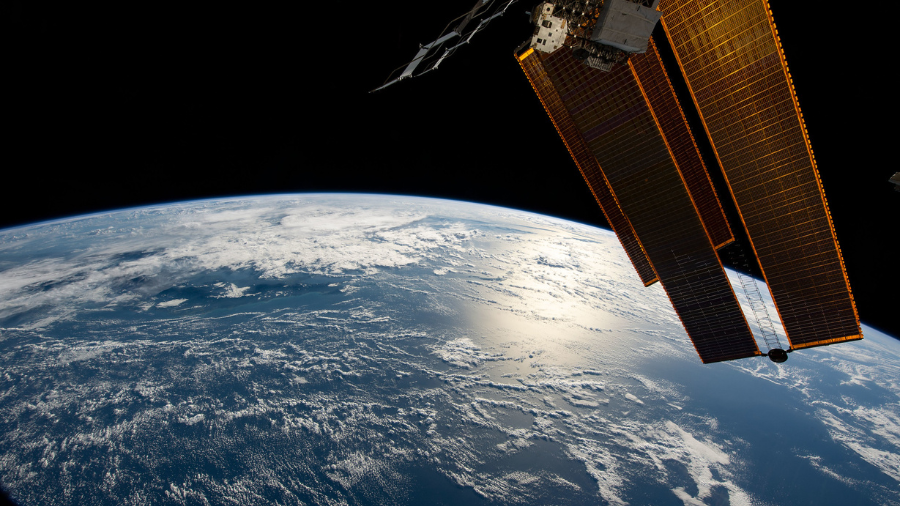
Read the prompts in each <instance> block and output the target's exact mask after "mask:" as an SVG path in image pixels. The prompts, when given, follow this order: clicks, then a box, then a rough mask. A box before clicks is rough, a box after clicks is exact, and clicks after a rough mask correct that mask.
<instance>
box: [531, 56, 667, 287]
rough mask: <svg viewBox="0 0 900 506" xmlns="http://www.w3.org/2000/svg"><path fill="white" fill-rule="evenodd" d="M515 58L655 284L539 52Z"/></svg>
mask: <svg viewBox="0 0 900 506" xmlns="http://www.w3.org/2000/svg"><path fill="white" fill-rule="evenodd" d="M517 60H518V61H519V65H521V67H522V70H523V71H524V72H525V75H526V76H527V77H528V80H529V81H530V82H531V86H532V88H534V90H535V93H537V95H538V98H539V99H540V100H541V103H542V104H543V106H544V109H545V110H546V111H547V114H548V115H549V116H550V119H551V121H553V125H554V126H555V127H556V129H557V131H558V132H559V135H560V137H562V139H563V142H564V143H565V144H566V147H567V148H568V149H569V154H570V155H571V156H572V158H573V159H574V160H575V164H576V165H577V166H578V169H579V170H580V171H581V175H582V177H584V180H585V182H587V184H588V187H590V189H591V192H593V194H594V198H595V199H596V200H597V203H598V204H599V205H600V209H601V210H602V211H603V214H604V216H606V220H607V221H608V222H609V224H610V226H611V227H612V229H613V230H614V231H615V232H616V235H617V236H618V238H619V241H620V242H621V243H622V246H623V247H624V248H625V252H626V254H628V257H629V259H631V263H632V265H634V268H635V270H636V271H637V273H638V276H639V277H640V278H641V281H642V282H643V283H644V285H645V286H647V285H650V284H653V283H655V282H656V281H658V278H657V276H656V273H655V272H654V271H653V267H652V266H651V265H650V261H649V260H648V259H647V256H646V254H645V253H644V250H643V248H642V247H641V244H640V242H639V241H638V239H637V236H636V235H635V234H634V230H633V229H632V227H631V224H630V223H629V222H628V218H626V217H625V215H624V214H623V213H622V210H621V209H620V207H619V204H618V203H617V202H616V199H615V197H614V195H613V194H612V192H611V191H610V189H609V185H608V183H607V182H606V180H605V178H604V176H603V173H602V172H601V171H600V168H599V167H598V166H597V160H596V159H595V158H594V156H593V155H592V154H591V153H590V152H589V150H588V148H587V145H586V144H585V142H584V139H583V138H582V136H581V132H579V131H578V130H577V128H576V127H575V124H574V123H573V122H572V119H571V117H570V116H569V113H568V111H566V109H565V108H564V107H563V105H562V102H561V100H560V98H559V95H558V94H557V93H556V90H555V88H554V87H553V85H552V83H551V82H550V81H549V79H548V78H547V75H546V72H544V69H543V66H542V65H541V58H540V53H538V52H535V51H529V52H526V53H525V54H523V55H522V56H521V57H517ZM570 77H571V78H572V82H573V83H577V82H578V80H579V76H578V75H577V74H573V75H572V76H570Z"/></svg>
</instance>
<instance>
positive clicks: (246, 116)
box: [0, 0, 900, 335]
mask: <svg viewBox="0 0 900 506" xmlns="http://www.w3.org/2000/svg"><path fill="white" fill-rule="evenodd" d="M473 3H474V2H473V1H472V0H448V1H442V2H418V1H412V0H400V1H397V2H388V3H376V2H366V3H362V2H347V1H338V0H333V1H331V2H324V3H318V4H317V3H309V2H280V3H275V4H272V5H270V4H266V3H253V4H247V3H243V4H242V3H232V2H228V1H223V2H215V3H213V2H209V3H195V2H189V3H188V2H152V3H151V2H117V3H111V2H110V3H107V4H91V5H89V6H88V5H83V4H79V3H72V2H64V3H63V2H59V3H53V2H41V1H28V2H25V1H21V0H18V1H9V2H6V3H5V4H4V6H3V7H0V19H2V21H0V23H2V25H0V26H2V29H3V31H4V33H5V34H6V39H7V41H8V42H7V44H6V53H7V55H8V57H7V58H6V59H5V62H4V70H5V71H4V72H3V74H4V79H3V81H4V82H5V84H6V85H7V86H5V91H4V92H3V93H4V98H5V100H4V108H3V115H2V117H3V122H4V123H5V124H6V128H5V129H4V131H6V132H7V133H6V134H5V139H4V150H3V161H4V163H3V174H4V178H3V190H4V191H3V196H4V197H5V198H4V199H2V206H3V208H2V213H0V227H8V226H14V225H19V224H24V223H29V222H34V221H40V220H47V219H53V218H58V217H64V216H72V215H79V214H83V213H86V212H94V211H102V210H109V209H117V208H122V207H128V206H139V205H145V204H152V203H161V202H171V201H179V200H185V199H196V198H207V197H219V196H233V195H247V194H262V193H293V192H315V191H341V192H374V193H393V194H409V195H426V196H434V197H442V198H451V199H460V200H469V201H474V202H483V203H489V204H496V205H501V206H509V207H515V208H520V209H526V210H530V211H535V212H539V213H546V214H550V215H555V216H560V217H563V218H568V219H573V220H577V221H581V222H585V223H590V224H595V225H600V226H605V222H604V219H603V216H602V213H601V212H600V209H599V208H598V207H597V205H596V204H595V203H594V201H593V197H592V196H591V193H590V192H589V190H588V188H587V186H586V185H585V184H584V182H583V181H582V179H581V176H580V175H579V173H578V171H577V169H576V167H575V165H574V163H573V162H572V160H571V159H570V157H569V155H568V153H567V151H566V149H565V147H564V145H563V143H562V142H560V140H559V136H558V135H557V133H556V131H555V130H554V128H553V126H552V124H551V123H550V121H549V119H548V118H547V116H546V115H545V113H544V111H543V110H542V108H541V105H540V103H539V102H538V100H537V98H536V97H535V95H534V93H533V91H532V90H531V87H530V86H529V84H528V82H527V80H526V79H525V76H524V75H523V74H522V72H521V70H520V69H519V67H518V65H517V64H516V62H515V60H514V59H513V57H512V52H513V50H514V49H515V47H516V46H518V45H519V43H521V42H522V41H523V40H525V38H526V37H528V36H529V34H530V32H531V26H530V25H529V23H528V20H527V17H526V15H525V14H524V11H526V10H530V9H531V8H532V7H533V2H529V1H527V0H524V1H523V2H522V3H520V4H518V5H515V6H513V7H512V8H511V10H510V12H509V13H508V14H507V15H506V16H505V17H504V18H501V19H499V20H497V21H495V22H494V23H492V25H491V26H490V27H489V29H488V30H487V31H485V32H482V33H480V34H478V35H476V36H475V38H474V39H473V44H472V45H471V46H469V47H466V48H463V49H461V50H460V51H458V52H457V53H456V55H455V56H454V57H453V58H452V59H449V60H447V61H446V62H445V63H444V65H443V66H442V67H441V69H440V70H439V71H437V72H433V73H431V74H429V75H426V76H424V77H422V78H420V79H416V80H411V81H407V82H403V83H400V84H398V85H396V86H393V87H391V88H388V89H386V90H384V91H381V92H378V93H375V94H368V93H367V92H368V91H369V90H370V89H372V88H375V87H377V86H379V85H380V84H381V83H382V81H383V80H384V79H385V77H387V75H388V73H389V72H390V71H391V70H392V69H394V68H395V67H397V66H399V65H402V64H404V63H405V62H406V61H408V60H409V59H410V58H411V57H412V56H413V55H414V54H415V52H416V50H417V47H418V44H419V43H426V42H429V41H431V40H433V39H434V37H436V36H437V34H438V33H439V32H440V30H441V28H443V26H444V24H445V23H446V22H447V21H449V20H450V19H452V18H454V17H456V16H457V15H459V14H462V13H463V12H465V11H466V10H468V9H469V8H470V7H471V6H472V4H473ZM534 3H537V2H534ZM771 4H772V10H773V12H774V16H775V20H776V23H777V25H778V29H779V33H780V34H781V36H782V42H783V45H784V48H785V53H786V55H787V59H788V63H789V64H790V68H791V73H792V75H793V78H794V83H795V85H796V87H797V90H798V96H799V100H800V104H801V106H802V108H803V112H804V116H805V118H806V123H807V127H808V128H809V132H810V137H811V142H812V145H813V148H814V149H815V155H816V160H817V163H818V166H819V170H820V172H821V175H822V180H823V183H824V186H825V191H826V195H827V197H828V201H829V204H830V208H831V212H832V215H833V218H834V222H835V228H836V231H837V234H838V239H839V240H840V243H841V247H842V251H843V253H844V260H845V262H846V266H847V271H848V273H849V276H850V282H851V286H852V288H853V291H854V295H855V298H856V301H857V306H858V309H859V313H860V317H861V319H862V320H863V321H864V322H866V323H867V324H870V325H873V326H875V327H878V328H880V329H882V330H885V331H887V332H889V333H891V334H893V335H900V331H898V326H897V323H896V319H895V317H894V309H895V308H896V306H897V303H896V300H897V297H896V296H890V295H889V294H890V293H893V291H894V290H895V288H894V287H893V286H889V285H888V283H890V282H891V281H892V280H895V279H896V274H895V273H894V272H893V271H892V269H894V267H893V266H894V265H895V264H896V253H895V249H894V248H893V247H892V246H893V243H894V242H896V241H895V240H894V236H896V229H897V216H898V210H900V193H898V192H893V191H892V186H891V184H889V183H888V182H887V179H888V178H889V177H890V176H891V174H893V173H894V172H895V171H897V170H898V168H897V164H896V163H894V161H893V158H890V159H889V157H888V152H889V151H890V150H893V149H894V148H895V146H894V144H895V143H894V139H893V137H894V135H895V133H896V127H895V126H894V124H893V123H892V119H893V116H894V115H895V111H896V99H895V98H894V94H893V93H892V91H893V89H892V87H891V86H890V85H888V81H887V78H888V76H887V74H886V73H887V72H890V71H892V70H893V68H892V66H890V65H884V64H883V62H884V53H883V51H882V48H884V47H887V46H888V34H889V33H890V31H891V30H892V28H893V27H892V26H891V24H892V23H891V17H890V16H881V17H878V16H869V17H867V18H866V22H865V23H855V24H842V23H841V18H842V16H844V15H842V14H841V12H840V11H839V10H834V9H824V8H819V7H816V8H810V6H809V4H808V3H804V2H789V1H787V0H771ZM891 42H893V41H891ZM682 104H683V105H684V106H685V107H684V108H685V110H690V109H691V107H690V101H689V100H688V101H684V100H683V101H682ZM698 132H701V134H699V135H696V137H697V138H698V142H700V141H701V139H702V138H703V136H702V129H695V134H697V133H698ZM709 154H710V153H709V152H708V151H707V152H706V155H707V156H708V155H709ZM706 161H707V166H708V167H712V168H715V167H716V164H715V160H714V159H713V158H709V157H707V160H706ZM717 170H718V169H715V170H714V171H713V172H716V171H717ZM720 195H721V192H720Z"/></svg>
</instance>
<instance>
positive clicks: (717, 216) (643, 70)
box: [628, 39, 734, 249]
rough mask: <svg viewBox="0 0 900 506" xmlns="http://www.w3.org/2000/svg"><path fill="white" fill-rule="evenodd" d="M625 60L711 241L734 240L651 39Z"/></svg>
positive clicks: (717, 244) (719, 243)
mask: <svg viewBox="0 0 900 506" xmlns="http://www.w3.org/2000/svg"><path fill="white" fill-rule="evenodd" d="M628 62H629V64H630V65H631V66H632V70H633V71H634V73H635V74H636V75H637V77H638V82H639V83H640V86H641V89H642V90H643V91H644V95H645V97H646V99H647V101H648V102H649V103H650V107H651V109H652V110H653V114H654V116H655V117H656V120H657V122H658V123H659V128H660V130H661V131H662V133H663V137H664V138H665V141H666V145H667V146H668V147H669V151H670V152H671V154H672V157H673V158H674V159H675V163H676V165H677V166H678V170H679V171H680V172H681V177H682V179H683V180H684V185H685V186H686V187H687V189H688V193H690V195H691V200H692V201H693V202H694V207H696V208H697V213H698V214H699V215H700V219H701V220H702V221H703V226H704V228H705V229H706V233H707V235H709V239H710V241H712V243H713V245H715V248H716V249H719V248H722V247H724V246H726V245H728V244H730V243H731V242H733V241H734V236H733V235H732V234H731V227H729V226H728V220H727V219H726V218H725V213H724V211H722V204H721V203H720V202H719V197H718V195H716V190H715V188H714V187H713V184H712V181H711V180H710V178H709V173H708V172H707V171H706V166H705V165H704V164H703V158H701V156H700V150H699V149H697V143H696V142H695V141H694V136H693V135H692V134H691V130H690V127H689V126H688V123H687V119H686V118H685V117H684V112H683V111H682V110H681V105H679V103H678V98H677V97H676V95H675V90H674V89H673V88H672V83H671V82H670V81H669V76H668V74H666V69H665V67H664V66H663V63H662V60H660V58H659V53H658V51H657V49H656V44H654V43H653V40H652V39H651V40H650V44H649V47H648V48H647V52H646V53H643V54H635V55H632V57H631V58H630V59H629V60H628Z"/></svg>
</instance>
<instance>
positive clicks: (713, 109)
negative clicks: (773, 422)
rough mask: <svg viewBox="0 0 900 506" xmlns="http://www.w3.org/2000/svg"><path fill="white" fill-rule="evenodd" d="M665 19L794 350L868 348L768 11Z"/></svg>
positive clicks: (702, 11) (674, 6) (689, 4)
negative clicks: (862, 344) (839, 345)
mask: <svg viewBox="0 0 900 506" xmlns="http://www.w3.org/2000/svg"><path fill="white" fill-rule="evenodd" d="M660 10H661V11H662V12H663V21H662V23H663V26H664V28H665V30H666V34H667V36H668V37H669V40H670V41H671V44H672V48H673V50H674V51H675V54H676V57H677V59H678V62H679V65H680V66H681V69H682V73H683V74H684V77H685V80H686V81H687V84H688V87H689V89H690V91H691V95H692V97H693V100H694V102H695V104H696V106H697V109H698V110H699V112H700V115H701V118H702V120H703V124H704V127H705V129H706V132H707V134H708V136H709V139H710V141H711V142H712V145H713V148H714V150H715V153H716V156H717V158H718V161H719V164H720V165H721V167H722V170H723V171H724V173H725V176H726V179H727V182H728V186H729V188H730V191H731V193H732V196H733V197H734V200H735V202H736V204H737V206H738V210H739V212H740V215H741V219H742V220H743V222H744V225H745V227H746V229H747V232H748V234H749V237H750V240H751V243H752V246H753V249H754V251H755V253H756V255H757V258H758V259H759V264H760V267H761V268H762V271H763V274H764V276H765V279H766V282H767V284H768V286H769V290H770V291H771V293H772V297H773V299H774V301H775V304H776V308H777V310H778V314H779V316H780V317H781V320H782V322H783V324H784V328H785V331H786V332H787V336H788V339H789V340H790V342H791V346H792V347H793V348H804V347H809V346H817V345H824V344H831V343H835V342H840V341H847V340H854V339H861V338H862V332H861V331H860V327H859V318H858V316H857V313H856V306H855V304H854V302H853V296H852V294H851V292H850V284H849V281H848V279H847V275H846V271H845V269H844V264H843V259H842V258H841V252H840V247H839V245H838V243H837V238H836V237H835V235H834V228H833V225H832V222H831V216H830V214H829V211H828V207H827V201H826V200H825V194H824V192H823V190H822V185H821V182H820V180H819V175H818V171H817V170H816V165H815V160H814V158H813V154H812V150H811V149H810V145H809V140H808V138H807V135H806V128H805V125H804V123H803V116H802V114H801V113H800V108H799V106H798V103H797V98H796V96H795V94H794V90H793V84H792V83H791V79H790V74H789V73H788V68H787V65H786V63H785V60H784V55H783V53H782V51H781V46H780V42H779V40H778V36H777V31H776V30H775V25H774V23H773V21H772V17H771V13H770V11H769V8H768V4H767V3H765V2H764V1H762V0H704V1H699V0H662V2H661V4H660ZM613 187H614V188H616V187H615V185H614V184H613ZM626 212H627V209H626ZM629 217H630V218H631V217H632V216H631V215H630V214H629ZM635 230H636V231H637V232H638V235H639V236H640V237H641V238H642V239H643V235H642V234H641V232H640V230H639V229H637V227H635ZM651 260H652V261H654V264H655V263H656V262H655V260H653V257H652V255H651ZM663 282H664V283H665V280H664V279H663Z"/></svg>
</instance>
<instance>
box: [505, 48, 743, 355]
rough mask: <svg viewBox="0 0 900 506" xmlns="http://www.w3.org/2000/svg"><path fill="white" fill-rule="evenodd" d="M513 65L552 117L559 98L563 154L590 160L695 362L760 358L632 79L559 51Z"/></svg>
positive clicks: (621, 70) (626, 70) (622, 70)
mask: <svg viewBox="0 0 900 506" xmlns="http://www.w3.org/2000/svg"><path fill="white" fill-rule="evenodd" d="M520 63H522V67H523V69H524V70H525V72H526V75H529V78H530V79H532V84H533V86H534V82H535V80H534V78H533V77H532V76H539V77H540V79H546V80H547V81H548V82H549V83H548V84H541V85H540V86H534V88H535V92H536V93H538V96H539V97H541V100H542V102H544V104H545V108H547V109H548V113H550V114H551V117H553V115H554V112H552V111H551V108H548V107H547V103H548V102H553V101H557V100H558V101H559V103H560V106H555V107H556V108H559V107H561V108H562V109H563V110H564V111H565V112H566V115H567V116H568V118H569V120H570V121H571V122H572V125H574V129H568V130H565V131H564V130H562V129H560V135H562V136H563V139H564V141H565V142H566V144H567V145H569V146H570V151H573V150H572V148H571V146H572V145H573V143H578V142H583V143H584V145H585V146H586V149H587V150H589V152H590V154H591V155H592V156H593V158H594V163H595V164H596V166H597V168H598V169H599V170H600V172H601V173H602V175H603V177H604V179H605V181H606V183H608V185H609V188H610V190H611V194H613V195H614V196H615V198H616V200H617V202H618V204H619V207H620V208H621V210H622V212H623V213H624V215H625V216H627V219H628V221H629V222H630V223H631V226H632V229H633V230H634V233H635V234H636V236H637V238H638V239H639V242H640V244H641V245H642V246H643V249H644V252H645V253H646V255H647V257H648V258H649V260H650V264H651V265H652V266H653V268H654V269H655V271H656V274H657V276H658V277H659V280H660V282H661V284H662V285H663V287H664V288H665V290H666V293H667V294H668V295H669V299H670V300H671V302H672V305H673V307H674V308H675V311H676V313H678V316H679V318H680V319H681V321H682V324H683V325H684V327H685V330H686V331H687V333H688V336H690V338H691V340H692V341H693V343H694V346H695V348H696V349H697V353H698V354H699V355H700V358H701V360H703V362H705V363H708V362H717V361H722V360H731V359H736V358H744V357H750V356H754V355H759V354H760V352H759V349H758V347H757V345H756V342H755V340H754V339H753V336H752V334H751V332H750V329H749V326H748V325H747V322H746V320H745V319H744V315H743V313H742V311H741V308H740V306H739V305H738V303H737V299H736V297H735V295H734V292H733V291H732V289H731V284H730V283H729V281H728V278H727V276H726V275H725V272H724V270H723V268H722V265H721V263H720V262H719V259H718V257H717V255H716V252H715V250H714V248H713V246H714V245H713V243H712V242H711V240H710V237H709V236H708V235H707V232H706V229H705V228H704V226H703V225H704V224H703V222H702V221H701V219H700V216H699V214H698V209H697V207H695V204H694V202H693V201H692V199H691V195H690V194H689V193H688V190H687V188H686V187H685V183H684V180H683V178H682V175H681V174H680V173H679V170H678V166H677V164H676V162H675V160H674V159H673V156H672V152H671V151H670V149H669V147H668V146H667V144H666V140H665V138H664V137H663V135H662V134H661V131H660V128H661V127H660V124H659V123H658V122H657V120H656V118H655V117H654V114H653V111H652V110H651V105H650V103H648V101H647V98H646V97H645V94H644V92H643V91H642V90H641V86H640V84H639V81H638V78H637V75H636V74H635V72H633V71H632V69H631V68H630V67H629V66H625V65H616V66H614V68H613V70H612V71H610V72H602V71H599V70H597V69H593V68H590V67H588V66H586V65H584V64H583V63H582V62H580V61H578V60H576V59H575V58H574V57H573V56H572V52H571V51H570V50H568V49H561V50H557V51H555V52H554V53H552V54H550V55H547V56H546V57H544V58H543V59H541V58H540V57H538V55H536V54H535V53H530V54H529V53H527V52H526V53H525V54H524V55H523V56H522V57H520ZM538 65H540V67H541V69H538V68H537V66H538ZM569 120H567V121H569ZM682 120H683V118H682ZM557 128H558V129H559V126H557ZM573 133H574V134H573ZM576 134H577V135H576ZM579 139H580V140H579ZM574 156H575V155H574V154H573V157H574ZM598 162H599V163H598Z"/></svg>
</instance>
